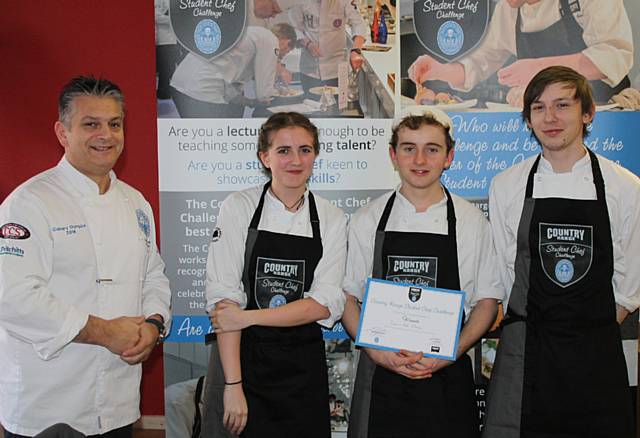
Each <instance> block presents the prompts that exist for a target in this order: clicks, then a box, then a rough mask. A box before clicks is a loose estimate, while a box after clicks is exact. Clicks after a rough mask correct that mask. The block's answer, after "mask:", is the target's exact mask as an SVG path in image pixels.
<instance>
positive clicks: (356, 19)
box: [155, 0, 398, 118]
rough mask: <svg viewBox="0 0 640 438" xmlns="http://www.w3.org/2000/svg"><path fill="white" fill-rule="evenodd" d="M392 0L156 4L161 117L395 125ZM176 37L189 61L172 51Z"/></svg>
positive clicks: (178, 0)
mask: <svg viewBox="0 0 640 438" xmlns="http://www.w3.org/2000/svg"><path fill="white" fill-rule="evenodd" d="M388 1H389V0H385V1H384V2H383V1H381V0H236V1H233V2H231V1H226V2H210V1H209V2H207V1H195V0H189V1H187V0H155V3H156V41H157V42H156V44H157V47H158V50H157V65H158V68H157V70H158V117H160V118H246V117H268V116H270V115H271V114H273V113H276V112H282V111H296V112H300V113H302V114H306V115H308V116H310V117H352V118H392V117H393V116H394V112H395V110H394V96H395V72H396V70H397V67H398V65H397V61H396V59H397V51H396V50H395V45H394V41H395V22H396V19H395V6H394V4H392V3H393V2H392V3H387V4H385V2H388ZM168 27H170V29H168ZM171 32H173V34H174V35H175V41H177V45H178V46H179V48H178V51H179V52H180V53H181V54H182V56H176V55H175V54H173V53H170V52H169V51H168V49H167V48H166V47H163V44H169V43H171V38H170V37H169V38H166V35H167V34H169V35H170V34H171ZM161 39H164V40H168V41H169V43H164V42H163V41H161ZM169 56H172V58H171V59H169ZM167 72H169V73H167ZM169 75H170V79H168V85H167V84H166V82H167V79H166V78H167V76H169Z"/></svg>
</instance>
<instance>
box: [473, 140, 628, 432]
mask: <svg viewBox="0 0 640 438" xmlns="http://www.w3.org/2000/svg"><path fill="white" fill-rule="evenodd" d="M588 152H589V155H590V157H591V167H592V172H593V179H594V184H595V187H596V193H597V199H596V200H574V199H564V198H544V199H534V198H532V193H533V180H534V175H535V172H536V170H537V167H538V162H539V160H540V158H539V157H538V159H537V160H536V162H535V164H534V165H533V168H532V169H531V172H530V173H529V178H528V181H527V189H526V197H525V204H524V208H523V212H522V216H521V220H520V225H519V229H518V249H517V255H516V266H515V269H516V280H515V282H514V285H513V289H512V292H511V297H510V299H509V307H508V310H507V315H506V317H505V321H504V324H503V331H502V336H501V338H500V344H499V346H498V353H497V357H496V363H495V365H494V369H493V373H492V376H491V382H490V385H489V394H488V399H487V406H488V411H487V423H486V427H485V433H486V434H487V436H490V437H492V438H493V437H495V438H507V437H509V438H516V437H536V438H543V437H549V438H551V437H556V438H560V437H562V438H569V437H571V438H578V437H586V436H588V437H603V438H604V437H616V438H627V437H629V438H630V437H631V436H633V412H632V408H631V394H630V392H629V383H628V380H627V369H626V364H625V359H624V354H623V351H622V343H621V338H620V330H619V327H618V324H617V322H616V311H615V301H614V295H613V287H612V284H611V278H612V275H613V245H612V242H611V227H610V223H609V214H608V210H607V204H606V198H605V190H604V181H603V179H602V174H601V172H600V166H599V164H598V159H597V157H596V156H595V154H593V152H591V151H588ZM505 360H506V361H507V362H506V363H505V362H504V361H505Z"/></svg>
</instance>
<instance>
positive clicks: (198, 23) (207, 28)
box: [169, 0, 246, 60]
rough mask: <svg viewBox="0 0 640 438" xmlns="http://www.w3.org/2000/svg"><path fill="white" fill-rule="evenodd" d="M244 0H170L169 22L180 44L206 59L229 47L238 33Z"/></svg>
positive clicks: (242, 17)
mask: <svg viewBox="0 0 640 438" xmlns="http://www.w3.org/2000/svg"><path fill="white" fill-rule="evenodd" d="M245 3H246V2H244V1H238V0H222V1H215V2H214V1H196V0H171V1H170V4H169V16H170V18H171V26H172V28H173V31H174V32H175V34H176V38H177V39H178V41H179V42H180V44H182V46H183V47H185V48H186V49H187V50H189V51H190V52H191V53H193V54H195V55H198V56H200V57H202V58H204V59H205V60H210V59H213V58H215V57H216V56H219V55H221V54H223V53H224V52H226V51H227V50H229V49H230V48H231V47H233V45H234V44H235V43H236V41H238V39H239V38H240V36H241V35H242V32H243V30H244V25H245V19H246V7H245Z"/></svg>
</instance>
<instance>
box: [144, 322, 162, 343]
mask: <svg viewBox="0 0 640 438" xmlns="http://www.w3.org/2000/svg"><path fill="white" fill-rule="evenodd" d="M144 322H148V323H149V324H153V325H154V326H156V328H157V329H158V341H157V343H158V344H159V343H161V342H163V341H164V338H166V333H165V328H164V323H163V322H162V321H160V320H159V319H155V318H147V319H145V320H144Z"/></svg>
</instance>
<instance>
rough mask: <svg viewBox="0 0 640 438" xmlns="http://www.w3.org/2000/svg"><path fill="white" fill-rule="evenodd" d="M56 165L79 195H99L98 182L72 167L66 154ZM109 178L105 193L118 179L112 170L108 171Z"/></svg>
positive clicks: (109, 190)
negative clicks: (109, 181)
mask: <svg viewBox="0 0 640 438" xmlns="http://www.w3.org/2000/svg"><path fill="white" fill-rule="evenodd" d="M57 167H58V169H59V170H60V172H62V174H63V175H64V176H65V177H66V178H67V179H68V180H69V182H71V184H72V186H73V188H74V189H75V190H76V191H77V192H78V194H79V195H81V196H89V195H98V196H99V195H100V188H99V187H98V184H96V183H95V181H93V180H92V179H91V178H89V177H88V176H86V175H85V174H83V173H82V172H80V171H79V170H78V169H76V168H75V167H73V166H72V165H71V163H69V161H68V160H67V157H66V155H65V156H63V157H62V159H61V160H60V162H59V163H58V166H57ZM109 179H110V180H111V183H110V184H109V188H108V189H107V192H106V193H109V192H111V190H112V189H113V187H114V186H115V185H116V183H117V180H118V179H117V178H116V174H115V172H114V171H113V170H111V171H109ZM106 193H104V194H106Z"/></svg>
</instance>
